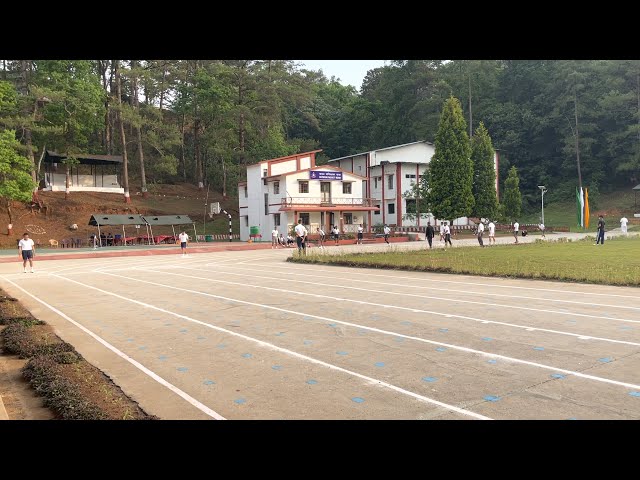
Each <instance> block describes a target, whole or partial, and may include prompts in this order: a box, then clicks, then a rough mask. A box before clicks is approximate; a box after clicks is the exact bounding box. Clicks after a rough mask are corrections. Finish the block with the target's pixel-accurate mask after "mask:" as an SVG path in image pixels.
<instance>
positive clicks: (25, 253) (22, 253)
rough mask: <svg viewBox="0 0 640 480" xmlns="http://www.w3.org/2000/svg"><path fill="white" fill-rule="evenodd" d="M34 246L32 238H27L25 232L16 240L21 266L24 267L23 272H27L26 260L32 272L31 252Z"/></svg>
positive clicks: (27, 235) (32, 252) (33, 250)
mask: <svg viewBox="0 0 640 480" xmlns="http://www.w3.org/2000/svg"><path fill="white" fill-rule="evenodd" d="M35 249H36V246H35V244H34V243H33V240H31V239H30V238H29V234H28V233H25V234H24V235H22V238H21V239H20V241H19V242H18V257H20V258H22V268H23V269H24V272H23V273H27V261H28V262H29V266H30V267H31V273H34V272H33V254H34V252H35Z"/></svg>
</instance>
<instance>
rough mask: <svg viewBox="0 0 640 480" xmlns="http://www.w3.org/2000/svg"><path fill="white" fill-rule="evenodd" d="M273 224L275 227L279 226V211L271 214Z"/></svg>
mask: <svg viewBox="0 0 640 480" xmlns="http://www.w3.org/2000/svg"><path fill="white" fill-rule="evenodd" d="M273 224H274V225H275V226H276V227H279V226H280V214H279V213H274V214H273Z"/></svg>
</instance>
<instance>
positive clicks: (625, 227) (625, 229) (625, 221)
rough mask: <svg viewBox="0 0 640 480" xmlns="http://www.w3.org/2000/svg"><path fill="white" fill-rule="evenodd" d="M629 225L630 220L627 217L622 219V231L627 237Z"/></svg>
mask: <svg viewBox="0 0 640 480" xmlns="http://www.w3.org/2000/svg"><path fill="white" fill-rule="evenodd" d="M627 223H629V219H628V218H627V217H624V216H623V217H622V218H621V219H620V231H621V232H622V233H624V234H625V236H627V235H628V234H627Z"/></svg>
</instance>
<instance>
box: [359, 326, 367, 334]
mask: <svg viewBox="0 0 640 480" xmlns="http://www.w3.org/2000/svg"><path fill="white" fill-rule="evenodd" d="M365 333H367V331H366V330H364V329H362V328H359V329H358V335H364V334H365Z"/></svg>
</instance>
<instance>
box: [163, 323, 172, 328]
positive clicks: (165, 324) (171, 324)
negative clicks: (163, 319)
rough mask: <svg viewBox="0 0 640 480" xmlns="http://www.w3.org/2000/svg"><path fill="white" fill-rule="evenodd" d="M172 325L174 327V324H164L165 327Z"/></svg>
mask: <svg viewBox="0 0 640 480" xmlns="http://www.w3.org/2000/svg"><path fill="white" fill-rule="evenodd" d="M171 325H173V323H165V324H164V326H165V327H169V326H171Z"/></svg>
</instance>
